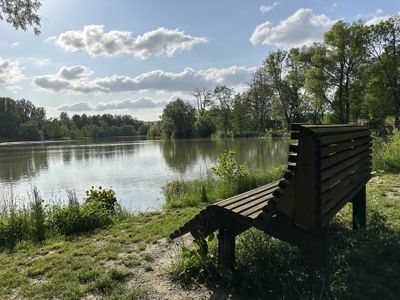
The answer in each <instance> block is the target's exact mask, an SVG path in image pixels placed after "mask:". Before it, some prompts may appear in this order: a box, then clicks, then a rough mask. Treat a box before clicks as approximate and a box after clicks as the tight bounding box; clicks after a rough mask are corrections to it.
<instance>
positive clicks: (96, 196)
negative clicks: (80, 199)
mask: <svg viewBox="0 0 400 300" xmlns="http://www.w3.org/2000/svg"><path fill="white" fill-rule="evenodd" d="M85 201H86V203H89V202H96V203H98V205H99V206H100V207H102V208H104V209H105V210H106V211H107V212H109V213H114V212H115V211H116V209H117V208H118V201H117V198H116V197H115V192H114V191H113V190H112V189H108V190H107V189H106V190H103V189H102V187H101V186H99V188H98V189H96V188H94V187H93V186H92V188H91V189H90V190H89V191H86V199H85Z"/></svg>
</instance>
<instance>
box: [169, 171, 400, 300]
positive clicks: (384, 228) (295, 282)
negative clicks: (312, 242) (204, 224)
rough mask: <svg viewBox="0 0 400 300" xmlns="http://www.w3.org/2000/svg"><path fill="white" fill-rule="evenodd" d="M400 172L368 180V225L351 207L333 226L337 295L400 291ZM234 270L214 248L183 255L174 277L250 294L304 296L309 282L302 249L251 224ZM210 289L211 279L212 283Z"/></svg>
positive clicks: (357, 296) (332, 259)
mask: <svg viewBox="0 0 400 300" xmlns="http://www.w3.org/2000/svg"><path fill="white" fill-rule="evenodd" d="M399 182H400V175H397V174H382V175H379V176H375V177H373V178H372V179H371V181H370V183H369V184H368V185H367V207H368V209H367V227H366V230H365V231H364V230H361V231H353V230H352V229H351V206H350V205H348V206H346V207H345V208H344V209H343V210H342V211H341V212H340V213H339V214H338V215H337V216H336V217H335V219H334V221H333V223H332V225H331V242H330V251H331V252H330V266H331V269H332V270H333V272H332V292H333V295H334V296H335V297H336V298H337V299H376V298H382V299H396V298H397V297H398V295H400V277H399V275H398V274H400V261H399V260H398V257H399V255H400V186H399ZM236 253H237V256H236V257H237V262H236V269H235V272H233V273H225V272H224V271H222V270H221V268H220V267H219V266H218V265H217V260H216V256H215V249H214V250H212V251H211V255H210V256H209V257H208V258H206V259H198V258H194V256H193V255H183V256H182V257H181V258H180V259H179V260H177V261H176V262H175V264H174V265H173V266H172V267H171V269H170V276H171V278H172V279H173V280H176V281H178V282H180V283H181V284H183V285H184V286H187V285H189V286H190V285H191V284H198V283H199V282H203V283H207V282H208V283H218V284H221V285H223V286H225V287H226V288H227V289H228V290H229V291H230V292H231V293H233V294H235V295H237V296H238V297H240V296H241V295H242V296H243V295H246V297H247V298H252V297H254V298H255V299H257V298H259V297H268V298H269V299H301V298H304V297H307V293H308V281H307V274H306V270H305V261H304V256H303V254H302V253H301V252H300V251H299V250H298V249H297V248H296V247H291V246H289V245H287V244H285V243H284V242H281V241H279V240H277V239H274V238H271V237H268V236H267V235H265V234H264V233H262V232H260V231H258V230H255V229H252V230H249V231H246V232H245V233H243V234H241V235H240V236H239V237H238V240H237V252H236ZM211 288H213V287H212V284H211Z"/></svg>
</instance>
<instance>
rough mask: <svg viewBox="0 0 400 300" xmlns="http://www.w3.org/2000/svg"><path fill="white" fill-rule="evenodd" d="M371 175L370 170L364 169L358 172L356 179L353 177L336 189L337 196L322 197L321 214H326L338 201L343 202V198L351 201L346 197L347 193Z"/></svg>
mask: <svg viewBox="0 0 400 300" xmlns="http://www.w3.org/2000/svg"><path fill="white" fill-rule="evenodd" d="M369 175H370V172H368V171H363V172H362V173H361V172H360V174H358V176H357V178H356V179H353V181H350V182H347V183H346V184H343V185H342V186H341V187H340V189H337V190H336V196H335V197H334V198H330V199H324V200H322V199H321V203H323V204H322V206H321V207H322V210H321V214H322V216H325V215H326V214H327V213H328V212H329V211H331V209H332V208H333V207H335V206H336V205H337V203H339V202H342V201H343V200H346V201H350V200H352V199H349V198H347V199H345V198H346V197H347V195H348V194H349V193H350V192H351V191H352V190H353V189H354V187H355V186H358V185H359V184H360V183H361V182H364V179H365V178H366V177H368V176H369ZM353 178H354V177H353Z"/></svg>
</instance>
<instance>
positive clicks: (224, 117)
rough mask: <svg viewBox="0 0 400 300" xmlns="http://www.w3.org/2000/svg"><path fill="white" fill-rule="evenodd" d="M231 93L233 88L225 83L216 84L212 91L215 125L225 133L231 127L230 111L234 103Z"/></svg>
mask: <svg viewBox="0 0 400 300" xmlns="http://www.w3.org/2000/svg"><path fill="white" fill-rule="evenodd" d="M233 95H234V90H233V89H231V88H229V87H227V86H225V85H218V86H216V87H215V88H214V91H213V97H214V106H215V107H214V113H215V116H216V119H217V127H218V129H219V130H221V131H222V132H223V133H224V134H225V135H227V134H228V132H229V131H230V130H231V129H232V124H231V113H232V109H233V103H234V100H233Z"/></svg>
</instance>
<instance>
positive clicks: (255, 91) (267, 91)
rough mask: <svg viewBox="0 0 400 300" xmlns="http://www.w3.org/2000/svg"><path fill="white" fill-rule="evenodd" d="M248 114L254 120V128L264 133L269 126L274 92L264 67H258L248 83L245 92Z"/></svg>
mask: <svg viewBox="0 0 400 300" xmlns="http://www.w3.org/2000/svg"><path fill="white" fill-rule="evenodd" d="M246 98H247V103H248V105H249V110H250V114H251V116H252V119H253V120H254V122H255V129H256V130H257V131H258V132H259V133H264V131H265V128H267V127H269V126H271V119H272V104H273V103H272V102H273V98H274V92H273V89H272V87H271V84H270V80H269V75H268V73H267V72H266V70H265V68H262V67H261V68H258V70H257V71H256V72H255V73H254V75H253V78H252V79H251V81H250V83H249V89H248V91H247V93H246Z"/></svg>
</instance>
